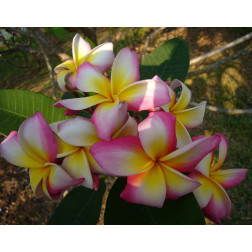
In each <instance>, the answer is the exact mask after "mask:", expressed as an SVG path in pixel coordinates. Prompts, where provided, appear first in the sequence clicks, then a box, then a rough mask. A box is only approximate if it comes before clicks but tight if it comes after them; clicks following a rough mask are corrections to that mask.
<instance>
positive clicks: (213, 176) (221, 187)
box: [189, 133, 247, 224]
mask: <svg viewBox="0 0 252 252" xmlns="http://www.w3.org/2000/svg"><path fill="white" fill-rule="evenodd" d="M217 135H219V136H220V138H221V141H220V144H219V158H218V161H217V162H216V163H214V154H213V152H211V153H209V154H208V155H207V156H206V157H205V158H203V159H202V160H201V161H200V163H199V164H198V165H197V166H196V167H195V171H193V172H192V173H191V174H190V175H189V177H190V178H192V179H194V180H196V181H198V182H200V183H201V186H200V187H199V188H197V189H196V190H195V191H194V195H195V197H196V199H197V201H198V203H199V205H200V207H201V208H202V210H203V212H204V214H205V216H206V217H208V218H209V219H210V220H212V221H214V222H216V223H218V224H221V220H220V219H222V218H226V217H227V216H229V214H230V211H231V201H230V199H229V197H228V194H227V193H226V191H225V189H227V188H229V187H233V186H235V185H237V184H238V183H240V182H241V181H242V180H243V179H244V177H245V175H246V172H247V169H226V170H220V167H221V166H222V164H223V163H224V161H225V158H226V155H227V149H228V145H227V141H226V138H225V137H224V136H223V135H222V134H218V133H217ZM202 138H203V136H201V137H197V138H194V140H195V139H202ZM196 141H197V140H196Z"/></svg>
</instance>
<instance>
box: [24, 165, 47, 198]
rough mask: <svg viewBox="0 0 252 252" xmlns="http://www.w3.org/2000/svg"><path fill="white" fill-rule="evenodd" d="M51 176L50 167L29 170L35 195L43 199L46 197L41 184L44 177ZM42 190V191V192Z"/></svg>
mask: <svg viewBox="0 0 252 252" xmlns="http://www.w3.org/2000/svg"><path fill="white" fill-rule="evenodd" d="M48 174H49V170H48V167H43V168H39V169H34V168H32V169H29V176H30V184H31V188H32V191H33V193H34V194H35V196H36V197H39V198H40V197H42V196H44V195H45V193H44V192H43V189H42V188H41V182H42V180H43V177H44V176H47V175H48ZM41 189H42V190H41Z"/></svg>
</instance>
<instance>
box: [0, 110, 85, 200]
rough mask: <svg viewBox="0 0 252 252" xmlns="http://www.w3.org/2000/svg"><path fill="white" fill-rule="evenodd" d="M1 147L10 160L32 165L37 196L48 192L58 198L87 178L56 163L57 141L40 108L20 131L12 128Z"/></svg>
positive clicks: (30, 166) (31, 180)
mask: <svg viewBox="0 0 252 252" xmlns="http://www.w3.org/2000/svg"><path fill="white" fill-rule="evenodd" d="M0 149H1V155H2V157H3V158H5V159H6V160H7V161H8V162H9V163H11V164H14V165H17V166H21V167H25V168H29V175H30V183H31V188H32V190H33V192H34V193H35V195H36V196H37V197H41V196H43V195H47V196H48V197H49V198H51V199H53V200H55V201H57V200H59V199H60V198H61V196H62V193H63V192H64V190H65V189H66V188H68V187H71V186H75V185H78V184H80V183H82V182H83V181H84V178H79V179H75V178H73V177H72V176H71V175H69V173H67V172H66V171H65V170H64V169H62V168H61V167H60V166H59V165H57V164H56V163H55V160H56V156H57V153H58V145H57V141H56V140H55V137H54V134H53V132H52V130H51V128H50V127H49V125H48V124H47V123H46V121H45V119H44V118H43V116H42V115H41V113H40V112H36V113H35V114H34V115H33V116H31V117H30V118H28V119H26V120H25V121H24V122H23V123H22V124H21V125H20V128H19V130H18V132H16V131H12V132H11V133H10V134H9V136H8V137H7V138H6V139H5V140H4V141H3V142H2V143H1V145H0Z"/></svg>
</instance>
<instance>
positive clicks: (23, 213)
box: [0, 27, 252, 224]
mask: <svg viewBox="0 0 252 252" xmlns="http://www.w3.org/2000/svg"><path fill="white" fill-rule="evenodd" d="M62 30H63V29H62V28H59V29H55V30H54V31H53V32H54V33H55V35H57V36H58V37H59V38H60V39H61V40H62V46H63V47H64V48H65V50H66V52H67V53H68V54H71V42H72V37H73V36H74V33H72V34H71V33H66V32H64V31H62ZM154 30H155V28H147V27H145V28H127V27H124V28H98V30H97V37H98V42H99V43H102V42H105V41H112V42H114V44H115V46H116V49H117V51H119V50H120V49H121V48H123V47H126V46H129V47H131V48H132V49H134V50H136V51H137V53H138V54H139V56H140V55H141V53H142V49H143V46H144V43H145V41H146V38H147V37H148V35H149V34H150V33H151V32H152V31H154ZM251 31H252V29H251V28H238V27H236V28H183V27H182V28H166V29H165V30H163V31H162V32H160V33H159V34H158V35H157V36H156V37H154V38H153V39H152V40H151V43H150V44H149V47H148V49H147V53H149V52H151V51H152V50H153V49H154V48H155V47H156V46H159V45H161V44H162V43H163V42H164V41H166V40H169V39H172V38H174V37H179V38H182V39H184V40H185V41H186V42H187V43H188V46H189V50H190V58H191V59H193V58H195V57H197V56H200V55H202V54H205V53H207V52H209V51H212V50H214V49H216V48H219V47H221V46H223V45H225V44H227V43H229V42H231V41H233V40H234V39H236V38H239V37H241V36H243V35H245V34H247V33H249V32H251ZM248 45H249V41H246V42H244V43H242V44H241V45H238V46H236V47H234V48H231V49H228V50H226V51H224V52H222V53H219V54H217V55H215V56H213V57H211V58H209V59H207V60H205V61H201V62H199V63H198V64H195V65H192V66H191V67H190V69H189V71H193V70H196V69H200V68H202V67H205V66H209V65H210V64H211V63H213V62H215V61H218V60H220V59H222V58H224V57H226V56H229V55H232V54H233V53H235V52H237V51H239V50H240V49H243V48H244V47H245V46H248ZM251 63H252V54H251V52H250V53H249V54H247V55H244V56H242V57H240V58H238V59H236V60H234V61H232V62H230V63H228V64H226V65H224V66H222V67H219V68H218V69H217V70H215V71H212V72H208V73H203V74H201V75H198V76H193V77H191V78H187V79H186V81H185V83H186V84H187V85H188V86H189V88H190V89H191V90H192V100H193V101H196V102H200V101H202V100H206V101H207V102H208V104H209V105H213V106H219V107H224V108H240V109H245V108H252V64H251ZM58 64H60V62H55V63H54V66H56V65H58ZM0 69H1V70H0V88H1V89H3V88H15V89H27V90H32V91H34V92H39V93H43V94H46V95H48V96H51V88H50V80H49V75H48V72H47V68H46V66H45V65H42V67H41V68H40V69H39V70H37V71H34V70H33V69H30V70H29V69H24V70H23V69H18V68H15V67H12V66H9V65H7V64H6V63H5V64H3V63H2V62H0ZM57 94H58V98H59V97H60V96H61V92H60V90H59V89H58V90H57ZM204 122H205V123H204V124H203V125H202V126H200V127H199V128H197V129H193V130H192V131H191V133H192V135H193V136H194V135H198V134H204V135H211V134H214V132H220V133H222V134H224V135H225V136H226V137H227V140H228V143H229V152H228V155H227V158H226V161H225V163H224V166H223V169H225V168H226V169H228V168H247V169H249V172H248V174H247V176H246V179H245V180H244V181H243V182H242V183H241V184H239V185H238V186H236V187H234V188H230V189H228V190H227V192H228V194H229V196H230V198H231V201H232V212H231V215H230V216H229V217H228V218H227V219H225V220H223V223H224V224H252V189H251V188H252V171H251V169H252V161H251V157H252V146H251V139H252V132H251V128H252V127H251V126H252V118H251V116H250V115H246V114H245V115H227V114H224V113H216V112H210V111H206V114H205V119H204ZM2 139H3V137H1V138H0V141H1V140H2ZM112 183H113V180H107V186H108V189H109V188H110V187H111V184H112ZM104 202H105V198H104ZM56 206H57V204H56V203H54V202H52V201H50V200H48V199H47V198H41V199H37V198H35V197H34V195H33V193H32V191H31V188H30V185H29V177H28V174H27V171H26V170H25V169H23V168H17V167H15V166H13V165H10V164H8V163H7V162H6V161H5V160H3V159H2V158H0V224H45V223H46V222H47V220H48V218H49V217H50V215H51V214H52V212H53V210H54V209H55V207H56ZM102 208H103V211H102V213H103V212H104V204H103V207H102ZM102 223H103V218H102V215H101V218H100V221H99V224H102Z"/></svg>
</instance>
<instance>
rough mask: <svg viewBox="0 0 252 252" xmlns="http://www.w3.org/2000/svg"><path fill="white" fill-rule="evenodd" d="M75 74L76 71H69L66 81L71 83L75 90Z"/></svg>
mask: <svg viewBox="0 0 252 252" xmlns="http://www.w3.org/2000/svg"><path fill="white" fill-rule="evenodd" d="M76 75H77V71H75V72H73V73H71V74H70V75H69V76H68V81H69V82H70V83H71V84H72V87H73V89H75V90H77V89H78V88H77V86H76Z"/></svg>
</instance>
